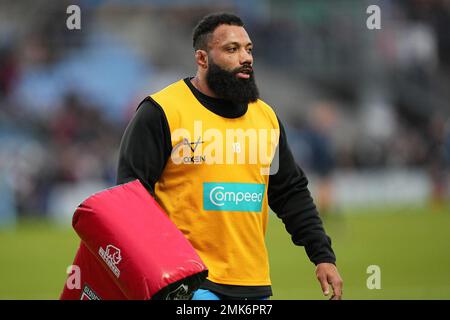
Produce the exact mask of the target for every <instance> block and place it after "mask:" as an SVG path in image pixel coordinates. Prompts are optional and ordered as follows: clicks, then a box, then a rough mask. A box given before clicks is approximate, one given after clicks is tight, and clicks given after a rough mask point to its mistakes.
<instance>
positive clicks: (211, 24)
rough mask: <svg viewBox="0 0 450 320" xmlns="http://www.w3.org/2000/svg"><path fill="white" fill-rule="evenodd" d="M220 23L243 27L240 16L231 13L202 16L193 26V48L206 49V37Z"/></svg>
mask: <svg viewBox="0 0 450 320" xmlns="http://www.w3.org/2000/svg"><path fill="white" fill-rule="evenodd" d="M222 24H228V25H230V26H239V27H243V26H244V23H243V22H242V20H241V18H239V17H238V16H236V15H234V14H232V13H213V14H209V15H207V16H205V17H203V18H202V20H200V21H199V23H198V24H197V26H196V27H195V28H194V32H193V35H192V40H193V46H194V49H195V50H207V49H208V40H209V39H208V38H209V36H210V35H211V34H212V33H213V32H214V30H216V28H217V27H218V26H220V25H222Z"/></svg>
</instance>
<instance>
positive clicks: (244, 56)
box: [239, 49, 253, 65]
mask: <svg viewBox="0 0 450 320" xmlns="http://www.w3.org/2000/svg"><path fill="white" fill-rule="evenodd" d="M239 60H240V61H239V63H240V64H241V65H243V64H250V65H252V64H253V56H252V54H251V52H248V51H247V49H242V50H241V54H240V57H239Z"/></svg>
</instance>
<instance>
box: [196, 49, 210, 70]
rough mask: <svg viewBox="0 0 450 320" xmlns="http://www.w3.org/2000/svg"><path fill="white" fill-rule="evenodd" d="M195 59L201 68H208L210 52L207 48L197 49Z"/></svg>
mask: <svg viewBox="0 0 450 320" xmlns="http://www.w3.org/2000/svg"><path fill="white" fill-rule="evenodd" d="M195 61H196V62H197V65H198V66H199V67H200V68H202V69H206V68H208V52H206V51H205V50H196V51H195Z"/></svg>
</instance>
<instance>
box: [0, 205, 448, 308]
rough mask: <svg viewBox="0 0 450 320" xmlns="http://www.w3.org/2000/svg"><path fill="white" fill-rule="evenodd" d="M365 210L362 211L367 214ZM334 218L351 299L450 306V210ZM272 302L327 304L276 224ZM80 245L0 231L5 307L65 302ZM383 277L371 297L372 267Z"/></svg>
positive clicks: (49, 231)
mask: <svg viewBox="0 0 450 320" xmlns="http://www.w3.org/2000/svg"><path fill="white" fill-rule="evenodd" d="M361 210H362V209H361ZM365 211H369V212H365V213H357V210H351V211H345V212H343V213H340V214H339V215H334V216H327V217H325V219H324V225H325V229H326V231H327V233H328V234H329V235H330V236H331V237H332V239H333V247H334V249H335V251H336V254H337V257H338V261H337V265H338V268H339V271H340V273H341V276H342V278H343V279H344V298H345V299H450V275H449V274H450V273H449V271H450V210H449V209H448V208H447V209H442V210H440V211H436V210H435V211H432V210H430V209H427V208H415V207H411V208H408V207H403V208H396V209H392V208H391V209H383V208H379V209H370V210H367V209H366V210H365ZM266 239H267V243H268V250H269V254H270V263H271V275H272V284H273V292H274V296H273V297H272V298H273V299H326V298H325V297H324V296H323V295H322V293H321V290H320V286H319V283H318V282H317V280H316V279H315V275H314V266H313V264H312V263H310V262H309V260H308V259H307V256H306V253H305V251H304V249H303V248H301V247H296V246H294V245H293V244H292V243H291V240H290V237H289V235H288V234H287V232H286V231H285V230H284V226H283V224H282V223H281V221H280V220H278V219H277V218H276V217H275V215H272V214H271V216H270V223H269V228H268V232H267V236H266ZM77 248H78V239H77V236H76V234H75V232H74V231H73V230H71V229H70V228H61V227H58V226H55V225H52V224H50V223H46V222H31V221H28V222H22V223H20V224H19V225H18V226H17V228H16V230H0V299H58V297H59V294H60V293H61V290H62V288H63V285H64V281H65V279H66V273H65V270H66V268H67V266H69V265H70V264H71V263H72V261H73V258H74V255H75V252H76V250H77ZM370 265H377V266H379V267H380V269H381V289H379V290H378V289H372V290H370V289H368V288H367V285H366V281H367V278H368V277H369V276H370V275H369V274H367V273H366V272H367V267H368V266H370Z"/></svg>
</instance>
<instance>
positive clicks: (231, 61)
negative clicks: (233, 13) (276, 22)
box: [206, 24, 259, 103]
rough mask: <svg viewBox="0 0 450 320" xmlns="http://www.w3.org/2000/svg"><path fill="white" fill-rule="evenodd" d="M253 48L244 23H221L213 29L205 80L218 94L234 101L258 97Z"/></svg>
mask: <svg viewBox="0 0 450 320" xmlns="http://www.w3.org/2000/svg"><path fill="white" fill-rule="evenodd" d="M252 49H253V44H252V42H251V41H250V38H249V36H248V34H247V32H246V31H245V29H244V28H243V27H239V26H230V25H225V24H224V25H220V26H219V27H217V28H216V30H214V32H213V34H212V36H211V39H210V41H209V43H208V68H207V70H206V81H207V83H208V86H209V87H210V89H211V90H212V91H213V92H214V93H215V94H216V95H217V96H219V97H220V98H223V99H226V100H230V101H233V102H235V103H249V102H254V101H256V100H257V99H258V97H259V92H258V88H257V86H256V83H255V78H254V74H253V56H252Z"/></svg>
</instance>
